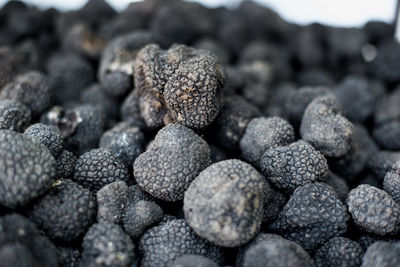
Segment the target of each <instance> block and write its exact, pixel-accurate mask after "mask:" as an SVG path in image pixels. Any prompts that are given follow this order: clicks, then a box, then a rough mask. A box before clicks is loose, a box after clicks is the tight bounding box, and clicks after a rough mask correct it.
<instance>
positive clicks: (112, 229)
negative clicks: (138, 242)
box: [81, 223, 135, 267]
mask: <svg viewBox="0 0 400 267" xmlns="http://www.w3.org/2000/svg"><path fill="white" fill-rule="evenodd" d="M82 249H83V252H82V260H81V266H102V267H106V266H110V267H111V266H112V267H128V266H131V264H132V263H133V261H134V257H135V245H134V244H133V242H132V240H131V239H130V238H129V236H128V235H127V234H125V233H124V231H123V230H122V229H121V228H120V227H119V226H118V225H116V224H113V223H101V224H98V223H96V224H94V225H93V226H92V227H90V229H89V231H88V232H87V233H86V235H85V237H84V238H83V243H82Z"/></svg>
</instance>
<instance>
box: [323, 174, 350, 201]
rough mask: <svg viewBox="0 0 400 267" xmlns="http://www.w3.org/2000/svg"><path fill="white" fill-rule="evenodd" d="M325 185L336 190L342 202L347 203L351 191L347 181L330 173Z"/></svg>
mask: <svg viewBox="0 0 400 267" xmlns="http://www.w3.org/2000/svg"><path fill="white" fill-rule="evenodd" d="M324 183H326V184H328V185H330V186H332V188H333V189H335V192H336V194H337V195H338V197H339V199H340V200H341V201H343V202H345V201H346V198H347V194H348V193H349V191H350V188H349V185H348V184H347V182H346V180H344V179H343V178H341V177H339V176H337V175H335V174H334V173H332V172H330V171H329V172H328V176H327V178H326V179H325V180H324Z"/></svg>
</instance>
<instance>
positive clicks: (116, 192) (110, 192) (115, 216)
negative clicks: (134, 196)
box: [96, 181, 128, 224]
mask: <svg viewBox="0 0 400 267" xmlns="http://www.w3.org/2000/svg"><path fill="white" fill-rule="evenodd" d="M96 197H97V221H98V222H100V223H102V222H112V223H115V224H119V223H120V221H121V219H122V215H123V212H124V211H125V208H126V201H127V198H128V186H127V185H126V183H125V182H123V181H116V182H112V183H111V184H108V185H105V186H104V187H103V188H101V189H100V190H99V191H97V193H96Z"/></svg>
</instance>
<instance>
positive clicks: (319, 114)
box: [300, 95, 354, 157]
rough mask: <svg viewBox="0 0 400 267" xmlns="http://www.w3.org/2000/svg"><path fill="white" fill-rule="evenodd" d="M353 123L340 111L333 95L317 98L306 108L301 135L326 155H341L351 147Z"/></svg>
mask: <svg viewBox="0 0 400 267" xmlns="http://www.w3.org/2000/svg"><path fill="white" fill-rule="evenodd" d="M353 128H354V126H353V124H352V123H351V122H349V121H348V120H347V119H346V118H345V117H343V116H342V115H341V113H340V108H339V103H338V101H337V100H336V98H335V97H334V96H333V95H326V96H320V97H317V98H315V99H314V100H313V101H312V102H311V103H310V104H309V105H308V106H307V108H306V110H305V111H304V115H303V120H302V121H301V125H300V134H301V137H302V138H303V139H304V140H306V141H308V142H309V143H310V144H311V145H312V146H313V147H315V148H316V149H318V150H319V151H320V152H321V153H322V154H324V156H328V157H341V156H343V155H345V154H346V153H347V152H348V151H349V149H350V148H351V140H352V136H353Z"/></svg>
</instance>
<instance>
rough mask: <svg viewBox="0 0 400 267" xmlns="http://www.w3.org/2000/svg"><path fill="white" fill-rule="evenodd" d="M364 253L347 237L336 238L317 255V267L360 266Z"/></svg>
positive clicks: (315, 259)
mask: <svg viewBox="0 0 400 267" xmlns="http://www.w3.org/2000/svg"><path fill="white" fill-rule="evenodd" d="M363 255H364V251H363V249H362V248H361V246H360V245H359V244H358V243H357V242H355V241H352V240H350V239H348V238H346V237H334V238H332V239H331V240H329V241H328V242H326V243H325V244H324V245H322V246H321V247H320V248H319V249H318V250H317V252H316V253H315V257H314V261H315V264H316V265H317V267H336V266H349V267H350V266H360V265H361V260H362V257H363Z"/></svg>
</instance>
